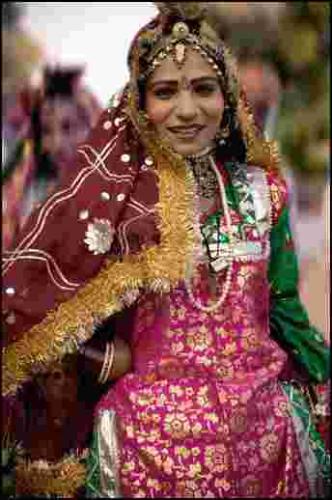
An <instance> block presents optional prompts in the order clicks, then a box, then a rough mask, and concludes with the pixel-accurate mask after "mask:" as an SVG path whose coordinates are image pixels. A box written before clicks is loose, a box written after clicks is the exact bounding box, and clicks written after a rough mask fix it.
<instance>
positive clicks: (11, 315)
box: [6, 312, 16, 325]
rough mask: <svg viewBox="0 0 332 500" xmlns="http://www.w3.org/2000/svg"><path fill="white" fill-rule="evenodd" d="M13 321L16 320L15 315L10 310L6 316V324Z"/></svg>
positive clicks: (11, 323) (10, 323)
mask: <svg viewBox="0 0 332 500" xmlns="http://www.w3.org/2000/svg"><path fill="white" fill-rule="evenodd" d="M15 321H16V316H15V314H14V313H13V312H11V313H10V314H9V315H8V316H7V318H6V323H8V325H13V324H14V323H15Z"/></svg>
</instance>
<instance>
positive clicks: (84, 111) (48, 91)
mask: <svg viewBox="0 0 332 500" xmlns="http://www.w3.org/2000/svg"><path fill="white" fill-rule="evenodd" d="M81 76H82V69H80V68H74V67H73V68H61V67H56V68H49V67H46V68H45V70H44V74H43V81H42V84H41V85H40V87H39V88H37V89H35V88H33V87H28V88H26V89H25V90H23V91H22V92H20V93H19V95H18V96H17V102H16V105H15V106H13V107H11V108H10V109H9V111H8V115H7V117H6V122H7V125H8V126H11V127H12V129H13V130H16V136H17V139H16V146H15V148H14V150H13V151H12V153H11V155H10V156H9V158H8V159H7V161H6V163H5V165H4V166H3V173H2V175H3V187H2V196H3V213H2V232H3V248H4V249H8V248H9V247H10V246H11V245H12V243H13V240H14V239H15V238H16V237H17V236H18V234H19V232H20V230H21V229H22V227H23V225H24V223H25V221H26V219H27V218H28V216H29V214H30V213H31V211H32V210H33V208H34V207H35V206H36V205H37V204H38V203H41V202H42V201H43V200H44V199H45V198H46V197H47V196H48V195H49V194H50V193H52V192H53V191H54V190H55V189H56V187H57V186H58V185H59V184H60V183H61V182H62V181H63V178H64V177H65V175H66V169H68V168H70V164H71V162H72V161H73V157H74V154H75V148H76V147H77V145H78V144H79V143H80V142H82V141H83V140H84V138H85V137H86V135H87V133H88V131H89V130H90V128H91V127H92V126H94V125H95V124H96V121H97V118H98V115H99V113H100V111H101V109H100V107H99V104H98V102H97V100H96V99H95V97H94V96H93V94H92V93H91V92H89V91H88V90H87V89H86V88H85V87H84V86H83V85H82V83H81V81H80V79H81Z"/></svg>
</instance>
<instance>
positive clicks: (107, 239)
mask: <svg viewBox="0 0 332 500" xmlns="http://www.w3.org/2000/svg"><path fill="white" fill-rule="evenodd" d="M114 233H115V230H114V228H113V227H112V224H111V222H110V221H109V220H107V219H94V222H93V223H89V224H88V230H87V231H86V233H85V238H84V242H85V243H86V244H87V246H88V248H89V250H90V252H93V254H94V255H98V254H103V253H106V252H108V251H109V250H110V248H111V245H112V242H113V238H114Z"/></svg>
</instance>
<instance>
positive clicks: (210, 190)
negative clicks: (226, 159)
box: [186, 148, 218, 199]
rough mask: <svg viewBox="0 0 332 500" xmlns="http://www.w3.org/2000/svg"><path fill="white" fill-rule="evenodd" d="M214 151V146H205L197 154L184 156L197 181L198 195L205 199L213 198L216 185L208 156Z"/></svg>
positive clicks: (212, 154)
mask: <svg viewBox="0 0 332 500" xmlns="http://www.w3.org/2000/svg"><path fill="white" fill-rule="evenodd" d="M214 153H215V151H214V148H207V149H204V150H203V151H201V153H199V154H197V155H191V156H187V157H186V161H187V163H188V164H189V166H190V167H191V169H192V171H193V174H194V177H195V179H196V182H197V186H198V195H199V196H200V197H202V198H205V199H213V198H214V196H215V194H216V191H217V187H218V183H217V178H216V176H215V173H214V171H213V170H212V169H211V159H210V158H211V156H214Z"/></svg>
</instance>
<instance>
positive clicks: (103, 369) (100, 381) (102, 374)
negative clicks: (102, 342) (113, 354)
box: [98, 342, 110, 384]
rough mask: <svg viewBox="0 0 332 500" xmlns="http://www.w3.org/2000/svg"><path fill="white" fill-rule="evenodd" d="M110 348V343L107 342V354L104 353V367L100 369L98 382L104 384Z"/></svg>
mask: <svg viewBox="0 0 332 500" xmlns="http://www.w3.org/2000/svg"><path fill="white" fill-rule="evenodd" d="M109 350H110V345H109V343H108V342H107V344H106V351H105V354H104V362H103V366H102V368H101V370H100V373H99V377H98V382H99V383H100V384H103V380H104V377H105V370H106V365H107V361H108V354H109Z"/></svg>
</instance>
